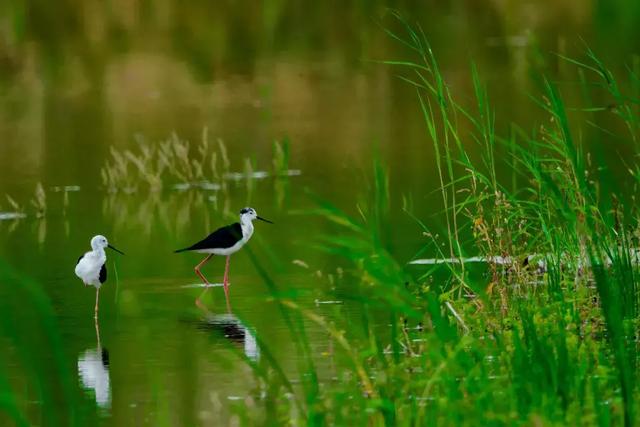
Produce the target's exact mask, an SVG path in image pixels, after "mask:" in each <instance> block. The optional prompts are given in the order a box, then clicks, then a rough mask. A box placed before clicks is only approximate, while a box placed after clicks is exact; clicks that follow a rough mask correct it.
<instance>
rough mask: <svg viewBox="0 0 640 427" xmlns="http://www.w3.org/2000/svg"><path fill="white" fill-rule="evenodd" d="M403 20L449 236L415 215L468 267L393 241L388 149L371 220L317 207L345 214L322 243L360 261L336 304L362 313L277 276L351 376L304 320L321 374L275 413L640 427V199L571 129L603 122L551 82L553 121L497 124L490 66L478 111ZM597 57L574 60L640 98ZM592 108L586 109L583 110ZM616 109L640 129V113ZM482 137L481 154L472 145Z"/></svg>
mask: <svg viewBox="0 0 640 427" xmlns="http://www.w3.org/2000/svg"><path fill="white" fill-rule="evenodd" d="M401 23H402V24H403V28H404V29H405V30H406V31H407V33H406V34H407V35H406V36H399V35H398V34H396V33H392V32H390V35H391V37H393V38H394V39H396V40H398V41H400V42H401V43H402V45H403V46H406V47H408V48H409V49H410V50H411V52H412V53H413V54H414V55H417V57H418V58H419V59H418V60H416V61H415V62H414V61H390V62H389V63H390V64H393V65H394V66H398V65H400V66H402V67H404V68H403V69H404V70H408V71H409V72H408V73H407V75H406V76H405V77H404V79H405V80H406V81H407V82H408V83H409V84H411V85H412V86H413V87H414V88H415V89H416V93H417V94H418V103H419V106H420V108H421V110H422V112H423V117H424V121H425V125H426V130H427V132H426V140H427V142H428V143H429V144H430V147H432V149H433V151H434V152H435V156H436V159H435V163H436V165H435V167H436V169H437V170H438V174H439V177H440V194H441V198H442V204H443V206H444V213H445V218H446V221H445V225H444V233H443V234H444V236H445V238H446V239H447V242H446V243H447V245H446V249H444V250H441V249H440V245H439V243H441V242H440V241H438V240H437V238H436V237H435V236H436V235H438V234H439V233H437V232H435V231H434V230H431V229H430V228H429V227H428V226H427V225H426V224H425V223H424V222H422V221H420V220H419V219H418V218H416V220H417V222H418V225H419V226H420V227H421V228H423V231H424V236H427V239H428V241H427V242H425V250H433V249H432V248H434V247H435V248H437V249H436V250H437V253H436V254H435V255H437V256H441V257H443V258H445V257H448V258H451V259H456V260H459V261H460V262H451V263H449V264H445V265H446V271H444V272H442V271H437V270H435V269H431V270H429V271H427V272H422V273H421V272H419V271H415V270H410V269H408V268H407V267H406V265H405V263H404V262H403V261H402V260H398V259H397V256H396V254H395V251H394V250H393V247H392V246H390V245H389V244H388V233H389V230H388V227H389V218H388V215H389V211H390V208H391V206H393V203H391V198H392V197H394V196H393V195H392V194H390V192H389V188H388V184H387V182H388V175H387V172H386V170H385V168H384V167H383V166H382V165H381V164H380V162H378V163H377V164H376V165H374V172H373V177H372V179H371V180H372V182H373V185H371V188H372V191H371V192H370V193H369V194H367V195H366V196H364V197H361V198H360V199H359V200H360V201H359V203H358V205H357V207H356V211H357V215H349V214H347V213H345V212H344V211H342V210H340V209H338V208H337V207H335V206H333V205H332V204H331V203H329V202H326V201H322V200H317V201H316V202H317V204H318V209H317V210H316V213H317V214H320V215H322V216H323V217H324V218H326V219H327V221H328V222H329V223H330V224H331V227H332V228H331V230H330V232H328V233H327V234H326V236H325V237H324V238H322V239H321V240H320V242H318V244H317V246H318V247H319V248H320V249H322V250H324V251H327V252H329V253H331V254H333V255H336V256H339V257H341V258H342V259H343V260H344V262H345V264H346V268H345V274H344V275H343V276H342V277H341V278H340V280H338V281H337V283H332V285H335V286H336V298H335V299H342V300H349V301H351V302H352V303H354V304H359V311H360V315H359V316H356V318H354V317H353V316H348V315H347V314H346V313H340V312H338V313H336V315H335V316H333V317H332V320H329V319H328V318H326V317H324V316H322V315H321V314H319V313H317V312H315V311H313V310H309V309H306V308H304V307H301V306H300V305H299V304H297V303H295V302H292V301H290V300H282V299H278V293H277V292H276V291H275V290H274V284H273V282H272V281H271V280H270V279H269V278H268V277H266V278H265V277H264V274H263V278H264V279H265V281H266V282H268V283H270V285H269V286H270V289H271V290H272V291H273V297H274V298H275V299H276V300H277V301H279V302H280V303H281V305H282V309H283V316H285V317H295V316H301V317H302V318H304V319H307V320H309V321H311V322H313V323H315V324H316V325H318V326H320V327H321V328H322V329H324V330H325V331H326V333H327V334H328V336H330V337H331V340H332V342H333V343H335V344H337V345H335V346H332V349H333V350H332V353H331V356H330V357H331V358H332V363H333V364H334V365H335V366H337V368H336V373H335V376H336V377H337V378H338V379H339V381H336V382H322V379H320V378H318V373H317V371H315V370H314V368H313V367H314V366H315V365H314V363H315V362H316V361H317V358H315V357H314V356H313V355H310V354H309V353H308V352H307V351H305V350H304V349H305V347H308V345H309V343H308V342H307V338H306V336H305V334H304V328H303V327H300V326H296V327H295V328H292V339H293V340H294V341H295V342H296V343H297V348H298V351H299V357H300V358H302V359H303V360H305V362H303V363H302V364H303V365H304V369H300V371H299V375H300V378H301V381H305V380H304V379H303V378H306V381H308V378H312V379H313V381H317V382H318V384H316V385H315V386H309V387H307V388H305V389H304V393H307V394H306V397H307V399H306V400H305V406H304V411H305V413H304V415H300V414H299V413H296V412H293V411H289V412H288V413H286V414H285V415H287V414H288V418H282V417H283V415H282V414H280V417H281V418H279V419H280V420H281V421H282V422H284V423H292V424H296V423H311V420H319V421H320V422H322V423H326V424H330V425H364V424H366V425H397V424H401V425H405V424H406V425H478V424H482V425H488V424H491V425H513V424H527V425H528V424H537V425H561V424H565V425H566V424H568V425H595V424H599V425H627V426H628V425H633V424H634V423H635V422H636V421H637V420H636V414H637V408H636V406H637V404H636V403H635V402H636V400H637V396H638V389H637V382H638V369H637V368H638V361H639V360H638V352H637V340H636V338H635V337H636V333H635V331H636V329H637V325H638V322H639V321H640V319H639V318H638V316H639V314H638V307H639V304H638V301H639V297H640V295H639V292H638V286H637V277H638V276H637V275H638V271H639V266H638V263H637V248H636V247H635V246H634V245H635V244H637V243H635V242H634V240H633V238H632V236H633V234H634V233H635V231H633V230H635V229H636V228H637V225H636V224H635V223H633V222H632V221H628V220H625V215H623V213H624V212H629V211H633V208H630V207H628V203H629V200H631V201H633V200H634V198H629V199H626V197H628V196H625V195H623V194H618V195H616V197H614V196H612V195H611V192H603V191H602V186H603V185H605V184H606V181H607V179H610V178H607V177H604V176H603V175H602V174H601V173H600V172H599V171H601V170H602V164H595V162H593V161H592V160H591V159H592V157H590V156H589V153H588V151H587V149H586V147H584V146H583V145H582V144H581V141H580V139H578V138H576V137H575V136H574V135H575V133H574V132H575V131H574V129H576V128H577V129H583V128H584V127H585V126H590V125H591V123H592V122H591V121H589V119H588V118H585V117H586V116H585V115H581V114H572V113H575V111H573V110H570V109H568V108H567V107H566V106H565V105H564V98H563V97H562V94H561V90H560V89H559V88H558V87H557V86H556V85H555V84H553V83H551V82H550V81H548V80H543V84H542V87H541V91H542V92H541V93H542V94H541V95H540V96H539V97H538V98H537V100H536V101H535V102H537V103H538V105H539V106H540V108H541V109H542V110H543V111H544V112H545V113H546V115H547V117H548V121H545V122H544V123H543V124H542V125H533V126H531V127H532V128H534V129H535V131H533V132H526V131H524V130H522V129H521V128H519V127H517V126H515V125H512V126H511V127H510V128H511V129H514V131H513V132H511V133H510V134H509V135H507V136H506V137H504V136H501V135H499V134H498V132H497V131H496V129H498V126H497V125H496V121H497V118H496V117H495V116H494V114H493V112H492V108H491V107H490V104H489V101H488V100H489V96H488V94H487V92H486V90H485V88H484V86H483V84H482V83H481V77H480V73H479V71H477V70H476V69H475V68H472V73H471V75H472V83H473V85H474V88H475V96H476V105H475V106H473V107H464V106H463V105H461V104H460V103H458V102H457V101H456V98H455V97H454V95H453V94H452V91H451V90H450V88H449V86H448V85H447V83H446V81H445V79H444V77H443V75H442V73H441V72H440V70H439V67H438V63H437V61H436V58H435V55H434V54H433V52H432V51H431V48H430V47H429V44H428V42H427V40H426V38H425V37H424V35H423V34H422V33H421V31H420V30H419V29H414V28H413V27H412V26H410V25H407V24H406V23H405V22H403V21H401ZM587 56H588V57H592V59H591V60H592V63H590V64H586V63H584V62H581V61H572V62H573V63H574V64H575V65H576V66H578V67H580V68H581V69H582V71H585V69H586V70H591V71H593V72H594V73H595V74H596V75H598V76H600V77H601V78H603V79H604V82H603V83H602V84H601V85H597V84H594V82H590V81H587V82H586V83H585V87H583V89H585V90H589V88H592V87H594V86H595V87H598V88H600V89H605V90H609V91H611V94H612V96H614V98H615V99H616V100H617V101H618V102H620V103H623V104H634V103H636V100H634V98H633V97H631V96H630V95H628V94H625V93H624V92H623V91H622V89H620V87H621V86H622V85H618V84H617V83H615V79H614V77H613V73H610V72H608V71H605V70H606V69H604V68H603V66H602V64H601V63H600V62H599V61H597V59H594V57H593V56H592V54H591V52H589V53H588V54H587ZM582 75H583V76H584V75H585V74H584V73H582ZM633 78H635V76H632V79H633ZM592 109H593V107H592V106H591V105H588V106H586V107H585V110H587V111H585V112H586V113H587V115H588V114H589V113H590V112H591V111H592ZM570 111H571V112H570ZM620 111H621V112H622V113H620V114H619V115H618V116H619V118H620V119H621V120H622V121H623V122H625V121H629V123H628V124H626V126H625V127H626V128H627V129H628V132H629V138H630V139H631V140H632V141H634V140H635V129H637V126H636V125H637V123H638V122H640V116H639V115H638V111H637V109H636V108H626V107H625V106H622V107H621V110H620ZM585 112H582V113H585ZM478 147H480V149H481V153H482V155H481V156H480V158H479V159H478V156H474V155H472V153H473V151H476V150H477V148H478ZM628 169H629V171H630V172H631V173H630V175H629V176H628V177H627V181H625V182H622V183H620V182H618V183H616V184H618V185H612V184H609V185H608V188H625V185H624V184H625V183H627V182H628V181H629V180H634V179H636V174H635V172H633V171H635V170H638V169H637V167H636V166H635V165H631V166H630V167H629V168H628ZM500 171H507V173H506V174H505V173H499V172H500ZM504 176H508V177H509V178H508V179H507V180H505V179H504V178H503V177H504ZM513 177H515V183H516V185H513V184H514V178H513ZM628 230H632V231H628ZM438 231H440V230H438ZM434 243H435V244H434ZM471 251H473V254H474V255H480V256H481V257H482V258H483V259H485V260H491V259H497V258H498V257H502V258H506V257H509V259H511V260H516V261H512V262H510V263H506V264H505V263H502V264H499V263H494V264H493V265H488V266H486V268H485V269H484V271H482V272H481V274H476V273H475V272H474V271H472V269H471V267H470V266H468V265H466V264H465V262H464V259H465V255H466V254H467V253H468V252H471ZM532 255H535V257H531V256H532ZM252 260H253V262H254V263H255V264H256V266H257V267H258V268H259V270H261V271H263V270H262V269H261V267H259V266H258V262H257V259H255V257H253V258H252ZM530 260H537V261H536V262H542V263H543V264H544V266H545V268H544V270H543V274H541V272H540V271H539V270H537V271H536V269H533V268H531V265H528V263H527V262H525V261H530ZM441 273H444V274H441ZM320 285H321V284H320ZM381 316H382V317H383V318H384V320H383V321H382V322H380V321H379V319H380V317H381ZM264 344H265V343H263V345H264ZM274 369H275V368H274ZM287 381H290V380H288V379H287ZM634 398H636V399H634ZM273 399H274V398H273V397H272V400H271V401H273ZM275 399H276V400H277V397H276V398H275Z"/></svg>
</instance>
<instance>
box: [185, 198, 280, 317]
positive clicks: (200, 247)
mask: <svg viewBox="0 0 640 427" xmlns="http://www.w3.org/2000/svg"><path fill="white" fill-rule="evenodd" d="M254 219H259V220H260V221H264V222H268V223H269V224H273V223H272V222H271V221H269V220H267V219H264V218H261V217H259V216H258V214H257V213H256V211H255V209H253V208H243V209H241V210H240V222H236V223H235V224H231V225H227V226H226V227H222V228H219V229H217V230H216V231H214V232H213V233H211V234H209V235H208V236H207V237H205V238H204V239H203V240H201V241H199V242H198V243H194V244H193V245H191V246H189V247H188V248H183V249H178V250H177V251H176V253H178V252H186V251H191V252H198V253H202V254H208V255H207V257H206V258H205V259H203V260H202V261H201V262H200V263H199V264H198V265H196V267H195V269H194V270H195V271H196V274H197V275H198V276H200V278H201V279H202V280H204V285H205V290H204V291H203V292H202V294H201V295H200V296H199V297H198V298H197V299H196V304H200V298H202V296H203V295H204V294H205V292H207V290H208V289H209V281H208V280H207V279H206V277H204V276H203V275H202V273H201V272H200V268H201V267H202V266H203V265H205V264H206V263H207V261H209V260H210V259H211V257H212V256H214V255H221V256H226V257H227V261H226V265H225V268H224V279H223V282H222V284H223V286H224V295H225V298H226V300H227V308H229V307H230V305H229V258H230V257H231V254H234V253H236V252H237V251H239V250H240V248H242V246H244V244H245V243H247V242H248V241H249V239H250V238H251V235H252V234H253V220H254Z"/></svg>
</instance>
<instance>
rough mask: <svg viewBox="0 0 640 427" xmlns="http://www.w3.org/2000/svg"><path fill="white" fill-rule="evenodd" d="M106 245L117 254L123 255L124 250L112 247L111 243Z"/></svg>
mask: <svg viewBox="0 0 640 427" xmlns="http://www.w3.org/2000/svg"><path fill="white" fill-rule="evenodd" d="M107 247H108V248H109V249H113V250H114V251H116V252H118V253H119V254H122V255H124V252H122V251H121V250H119V249H116V248H114V247H113V246H111V245H107Z"/></svg>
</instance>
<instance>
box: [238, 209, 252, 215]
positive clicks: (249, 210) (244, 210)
mask: <svg viewBox="0 0 640 427" xmlns="http://www.w3.org/2000/svg"><path fill="white" fill-rule="evenodd" d="M252 210H253V209H251V208H242V209H240V215H242V214H246V213H249V212H251V211H252Z"/></svg>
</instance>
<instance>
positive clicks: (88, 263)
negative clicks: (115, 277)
mask: <svg viewBox="0 0 640 427" xmlns="http://www.w3.org/2000/svg"><path fill="white" fill-rule="evenodd" d="M104 248H109V249H113V250H114V251H116V252H118V253H120V254H122V255H124V252H121V251H119V250H118V249H116V248H114V247H113V246H111V245H110V244H109V242H108V241H107V238H106V237H104V236H100V235H98V236H95V237H94V238H93V239H91V249H92V250H90V251H89V252H87V253H86V254H84V255H82V256H81V257H80V258H78V263H77V264H76V270H75V271H76V276H78V277H79V278H80V279H81V280H82V281H83V282H84V284H85V285H86V286H89V285H93V286H95V287H96V311H95V317H96V319H97V318H98V297H99V295H100V286H102V284H103V283H104V282H106V281H107V264H106V262H107V254H106V253H105V252H104Z"/></svg>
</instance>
